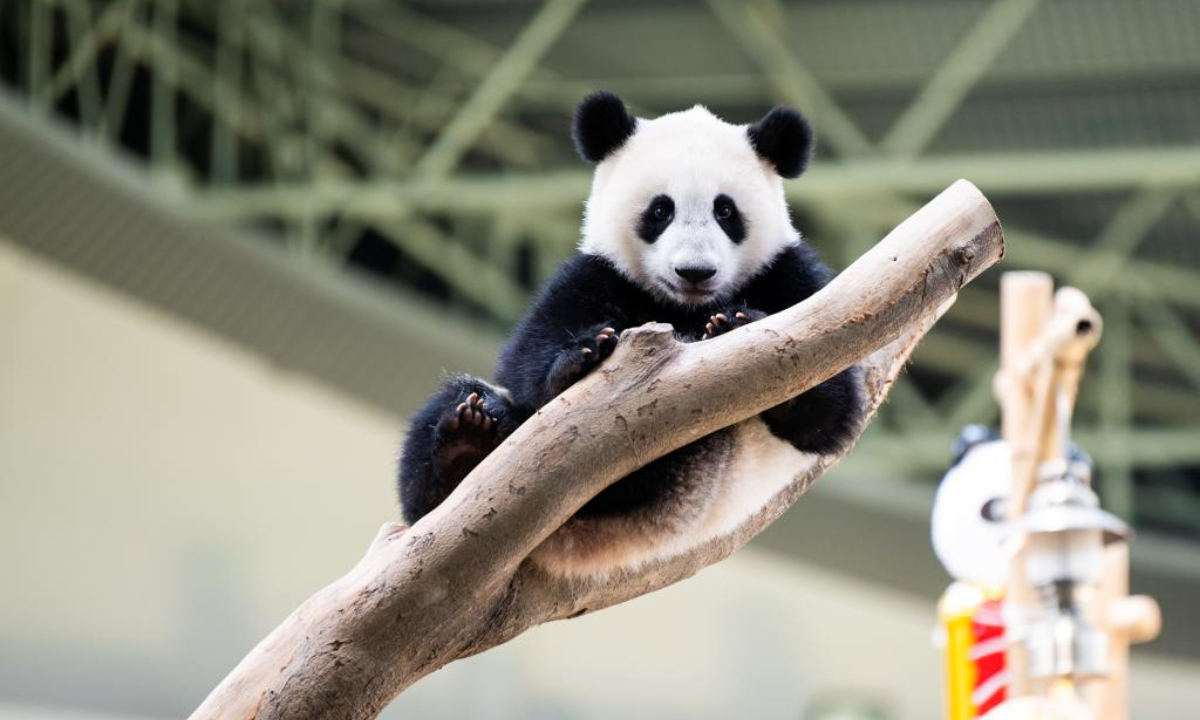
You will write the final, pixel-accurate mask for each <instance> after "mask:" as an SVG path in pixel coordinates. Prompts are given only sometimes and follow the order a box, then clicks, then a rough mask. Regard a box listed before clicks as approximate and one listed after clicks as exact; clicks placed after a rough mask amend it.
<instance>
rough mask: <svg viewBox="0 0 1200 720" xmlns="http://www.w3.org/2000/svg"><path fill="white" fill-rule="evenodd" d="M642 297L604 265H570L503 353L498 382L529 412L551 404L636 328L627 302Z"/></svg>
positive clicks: (590, 259)
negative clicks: (623, 334) (618, 339)
mask: <svg viewBox="0 0 1200 720" xmlns="http://www.w3.org/2000/svg"><path fill="white" fill-rule="evenodd" d="M639 293H641V291H640V290H638V289H637V288H636V287H634V286H633V285H632V283H630V282H629V281H628V280H626V279H625V278H624V277H623V276H621V274H620V273H618V272H617V271H616V269H614V268H613V267H612V265H611V264H609V263H608V261H606V260H603V259H601V258H598V257H596V256H593V255H578V256H576V257H574V258H572V259H571V260H569V261H567V262H566V263H564V264H563V265H562V266H561V267H560V268H559V269H558V271H557V272H556V273H555V274H554V276H553V277H551V278H550V280H549V281H548V282H547V283H546V286H545V288H544V289H543V291H542V293H541V295H540V296H539V297H538V299H537V301H536V302H535V303H534V305H533V307H532V308H531V309H530V310H529V312H528V313H526V315H525V317H524V318H522V319H521V321H520V322H519V323H518V324H517V327H516V328H515V329H514V331H513V334H512V336H511V337H510V338H509V340H508V342H507V343H505V345H504V347H503V348H502V349H501V351H500V357H499V360H498V361H497V364H496V379H497V380H498V381H499V382H500V384H501V385H503V386H504V387H506V388H507V389H508V391H509V392H510V393H512V396H513V399H514V400H515V401H516V402H517V403H518V404H519V405H521V406H524V407H525V408H528V410H529V412H532V411H534V410H536V409H538V408H540V407H541V406H543V405H545V404H546V403H548V402H550V400H552V399H554V397H555V396H556V395H558V394H559V393H560V392H562V391H563V390H565V389H566V388H567V387H569V386H570V385H571V384H572V383H573V382H574V381H575V380H578V379H579V378H581V377H583V376H584V375H586V374H587V372H588V371H589V370H591V368H593V367H595V365H597V364H598V363H599V362H600V361H601V360H603V359H604V358H605V357H607V356H608V355H609V354H611V353H612V350H613V349H614V348H615V347H616V336H617V335H619V334H620V332H621V331H622V330H624V329H626V328H628V327H630V326H631V324H633V323H632V322H631V316H630V313H629V301H630V298H631V297H633V296H636V295H637V294H639ZM607 328H611V329H612V330H613V331H614V333H613V334H612V336H611V337H609V334H608V333H605V332H604V330H605V329H607ZM604 338H607V339H604ZM585 350H587V351H588V352H586V353H585V352H584V351H585Z"/></svg>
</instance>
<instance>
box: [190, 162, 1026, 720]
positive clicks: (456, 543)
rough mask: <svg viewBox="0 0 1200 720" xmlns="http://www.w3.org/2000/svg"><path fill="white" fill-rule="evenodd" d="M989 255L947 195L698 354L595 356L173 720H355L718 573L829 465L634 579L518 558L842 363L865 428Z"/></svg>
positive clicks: (674, 347) (626, 339)
mask: <svg viewBox="0 0 1200 720" xmlns="http://www.w3.org/2000/svg"><path fill="white" fill-rule="evenodd" d="M1002 255H1003V235H1002V232H1001V229H1000V223H999V221H998V220H997V219H996V215H995V213H994V212H993V210H992V208H991V206H990V205H989V204H988V202H987V200H986V199H985V198H984V197H983V195H982V194H981V193H980V192H979V191H978V190H977V189H976V188H975V186H973V185H971V184H970V183H968V182H966V181H963V180H960V181H958V182H957V183H955V184H954V185H952V186H951V187H950V188H948V189H947V190H946V191H944V192H943V193H942V194H940V195H939V196H938V197H936V198H934V199H933V200H932V201H930V202H929V204H927V205H926V206H925V207H923V208H922V209H921V210H919V211H918V212H917V213H915V214H914V215H913V216H911V217H910V218H908V219H907V220H905V221H904V222H903V223H902V224H901V225H900V226H898V227H897V228H896V229H895V230H893V231H892V232H891V233H890V234H889V235H888V236H887V237H886V238H884V239H883V240H882V241H881V242H880V243H879V244H878V245H876V246H875V247H874V248H872V249H871V250H870V251H869V252H868V253H866V254H865V255H864V256H863V257H861V258H860V259H859V260H858V261H857V262H855V263H854V264H853V265H851V266H850V267H849V268H847V269H846V270H845V271H844V272H842V273H841V274H840V275H839V276H838V277H837V278H836V279H835V280H834V281H833V282H832V283H830V284H829V285H828V286H827V287H826V288H825V289H823V290H821V291H820V292H818V293H817V294H816V295H814V296H813V297H811V298H809V299H808V300H806V301H805V302H803V303H800V304H799V305H796V306H794V307H792V308H790V309H788V310H786V311H784V312H781V313H777V314H776V315H773V316H771V317H769V318H766V319H764V320H761V321H759V322H757V323H754V324H752V325H749V326H747V327H745V328H742V329H739V330H737V331H735V332H732V333H729V334H727V335H723V336H721V337H718V338H716V339H713V340H709V341H705V342H702V343H692V344H681V343H678V342H676V341H675V340H674V338H673V337H672V334H671V328H670V326H666V325H647V326H644V327H641V328H635V329H633V330H629V331H627V332H626V333H625V334H624V336H623V337H622V339H621V342H620V344H619V345H618V348H617V350H616V352H615V353H614V354H613V356H612V357H611V358H609V359H608V360H606V361H605V363H604V364H603V365H602V366H601V367H600V368H599V369H598V370H596V371H594V372H593V373H592V374H591V375H590V376H588V377H587V378H585V379H584V380H582V381H581V382H579V383H577V384H576V385H574V386H573V387H571V388H570V389H569V390H568V391H567V392H565V393H563V394H562V395H561V396H559V397H558V398H556V399H555V400H554V401H553V402H551V403H550V404H549V405H547V406H546V407H544V408H543V409H542V410H541V411H539V412H538V414H537V415H536V416H534V417H533V418H531V419H530V420H529V421H528V422H526V423H525V424H524V425H523V426H522V427H521V428H520V429H519V430H518V431H517V432H516V433H514V434H513V435H512V436H511V437H510V438H509V439H508V440H507V441H506V442H505V443H504V444H503V445H501V446H500V447H499V448H498V449H497V450H496V451H495V452H493V453H492V454H491V455H490V456H489V457H488V458H487V459H486V460H485V461H484V462H483V463H482V464H481V465H480V466H479V467H478V468H476V470H475V471H474V472H472V473H471V475H470V476H468V477H467V479H466V480H465V481H463V483H462V485H461V486H459V488H458V489H457V490H456V491H455V492H454V493H453V494H452V495H451V496H450V498H449V499H448V500H447V501H446V502H445V503H443V504H442V505H441V506H439V507H438V508H437V509H436V510H434V511H433V512H432V513H430V514H429V515H427V516H425V517H424V518H422V519H421V521H420V522H418V523H416V524H415V525H414V526H413V527H411V528H407V529H406V528H402V527H400V526H396V525H387V526H384V528H383V529H382V530H381V531H380V533H379V535H378V536H377V537H376V538H375V541H374V542H373V543H372V544H371V546H370V548H369V549H368V550H367V554H366V556H365V557H364V558H363V559H362V560H361V561H360V562H359V564H358V565H356V566H355V567H354V568H353V569H352V570H351V571H350V572H349V573H347V574H346V575H345V576H343V577H342V578H340V579H338V580H337V581H335V582H334V583H333V584H331V585H329V586H328V587H326V588H324V589H323V590H321V591H319V592H318V593H317V594H316V595H314V596H313V597H311V598H309V599H308V600H307V601H306V602H305V603H304V604H303V605H301V606H300V607H299V608H298V609H297V610H296V611H295V612H294V613H292V615H291V616H289V617H288V618H287V619H286V620H284V621H283V623H282V624H281V625H280V626H279V627H278V628H276V629H275V631H274V632H272V633H271V634H270V635H269V636H268V637H267V638H266V639H265V640H263V641H262V642H261V643H260V644H259V645H258V646H257V647H256V648H254V650H253V651H251V653H250V654H249V655H248V656H247V657H246V658H245V659H244V660H242V662H241V663H240V664H239V665H238V666H237V667H236V668H235V669H234V670H233V672H231V673H230V675H229V676H228V677H227V678H226V679H225V680H224V681H223V682H222V683H221V684H220V685H219V686H218V687H217V688H216V689H215V690H214V691H213V692H212V694H211V695H209V697H208V699H207V700H205V701H204V703H203V704H202V705H201V706H200V708H199V709H197V710H196V712H195V713H194V714H193V715H192V717H193V718H262V719H265V718H306V719H307V718H347V719H351V718H353V719H356V720H357V719H362V718H372V717H374V716H375V715H377V714H378V713H379V711H380V710H382V709H383V707H384V706H386V705H387V703H388V702H390V701H391V700H392V699H393V698H394V697H396V696H397V695H398V694H399V693H400V692H401V691H402V690H404V689H405V688H406V687H408V686H409V685H411V684H412V683H413V682H415V681H416V680H418V679H419V678H421V677H423V676H424V675H426V674H428V673H430V672H432V671H434V670H436V669H438V668H439V667H441V666H443V665H445V664H446V663H448V662H451V661H453V660H455V659H458V658H462V657H467V656H469V655H473V654H475V653H478V652H481V651H483V650H486V649H488V648H490V647H494V646H496V645H499V644H501V643H503V642H505V641H507V640H509V639H511V638H512V637H514V636H516V635H518V634H520V633H521V632H523V631H525V630H527V629H528V628H530V627H533V626H534V625H538V624H540V623H544V622H547V621H550V620H557V619H560V618H567V617H574V616H577V615H579V614H582V613H584V612H592V611H595V610H599V609H601V608H604V607H608V606H610V605H614V604H616V603H620V602H623V601H625V600H628V599H630V598H634V597H637V596H639V595H643V594H645V593H648V592H651V591H653V590H657V589H659V588H661V587H664V586H666V585H670V584H671V583H674V582H677V581H679V580H681V579H683V578H686V577H689V576H691V575H692V574H694V573H695V572H696V571H697V570H699V569H701V568H703V567H705V566H707V565H710V564H712V563H714V562H717V561H719V560H721V559H723V558H725V557H727V556H728V555H729V554H730V553H731V552H733V551H734V550H735V549H737V548H738V547H740V546H741V545H743V544H745V543H746V542H747V541H748V540H750V538H752V537H754V536H755V535H757V534H758V533H759V532H761V531H762V530H763V529H765V528H766V526H767V525H769V524H770V523H771V522H772V521H774V520H775V519H776V518H777V517H779V515H781V514H782V513H783V512H784V511H785V510H786V509H787V508H788V507H789V506H791V504H792V503H793V502H795V500H796V499H797V498H798V497H799V496H800V495H801V494H803V493H804V491H805V490H806V489H807V488H808V487H809V486H810V485H811V484H812V482H813V481H814V480H815V479H816V478H817V477H818V476H819V475H820V474H821V473H823V472H824V471H825V470H826V469H828V467H829V466H831V465H832V464H833V463H835V462H836V461H837V460H838V459H839V457H835V456H829V457H827V458H825V460H824V461H823V462H822V463H821V464H820V465H819V466H818V467H816V468H814V469H812V470H811V471H808V472H806V473H804V474H802V475H800V476H798V477H797V478H796V479H795V481H794V482H793V483H792V484H791V485H790V486H789V487H787V488H786V489H784V490H783V491H782V492H780V493H779V494H778V495H776V496H775V497H774V498H773V500H772V501H771V502H769V503H768V504H767V505H766V506H765V507H764V508H762V510H761V511H759V512H758V513H757V514H756V515H754V516H752V517H751V518H749V519H748V520H747V521H746V522H745V523H744V524H743V525H742V526H741V527H739V528H738V529H737V530H736V531H735V532H734V533H732V534H731V535H728V536H725V537H722V538H720V539H717V540H713V541H711V542H709V543H707V544H705V545H702V546H700V547H698V548H696V549H694V550H692V551H691V552H689V553H687V554H684V555H681V556H677V557H673V558H670V559H666V560H661V561H658V562H654V563H650V564H648V565H645V566H643V567H641V568H639V569H638V570H637V571H634V572H628V573H624V574H621V575H619V576H610V577H608V578H606V579H605V580H604V581H603V582H598V581H581V580H565V579H562V578H559V577H555V576H551V575H548V574H546V573H544V572H541V571H540V570H539V569H538V568H537V567H536V566H535V565H534V564H533V563H531V562H528V561H527V558H528V557H529V555H530V553H531V552H532V551H533V550H534V549H535V548H536V547H537V546H538V544H539V543H541V542H542V541H543V540H544V539H546V537H548V536H549V535H550V534H551V533H553V532H554V531H555V530H556V529H558V528H559V527H560V526H561V525H562V524H563V523H564V522H565V521H566V520H567V519H568V518H570V517H571V516H572V515H573V514H574V513H575V511H576V510H578V509H579V508H580V507H582V506H583V505H584V504H585V503H586V502H587V501H588V500H590V499H591V498H592V497H594V496H595V495H596V494H597V493H599V492H600V491H601V490H603V489H604V488H605V487H607V486H608V485H610V484H611V483H613V482H614V481H616V480H618V479H619V478H621V477H623V476H625V475H627V474H628V473H629V472H631V471H633V470H634V469H636V468H638V467H640V466H641V465H643V464H645V463H647V462H650V461H651V460H654V459H656V458H658V457H661V456H662V455H665V454H666V453H668V452H670V451H672V450H674V449H676V448H679V447H682V446H683V445H686V444H687V443H689V442H691V441H693V440H695V439H697V438H699V437H702V436H704V435H707V434H708V433H711V432H713V431H715V430H718V429H720V428H723V427H726V426H729V425H732V424H734V423H737V422H740V421H742V420H744V419H746V418H749V417H752V416H754V415H756V414H758V413H759V412H761V411H763V410H765V409H767V408H769V407H771V406H773V405H775V404H777V403H778V402H779V400H780V399H781V398H786V397H792V396H794V395H797V394H799V393H800V392H803V391H804V390H806V389H808V388H810V387H812V386H814V385H816V384H818V383H820V382H822V381H823V380H825V379H826V378H829V377H831V376H833V375H834V374H836V373H838V372H840V371H841V370H843V369H844V368H846V367H848V366H849V365H851V364H853V363H855V362H861V364H862V365H863V367H864V369H865V373H864V375H865V386H866V393H867V397H868V407H869V409H870V415H873V414H874V412H875V410H876V409H877V408H878V407H879V405H880V403H882V402H883V400H884V398H885V397H886V395H887V391H888V388H889V387H890V386H891V383H892V382H893V381H894V379H895V377H896V375H897V374H898V373H899V372H900V370H901V369H902V367H903V365H904V363H905V361H906V360H907V358H908V356H909V354H910V353H911V352H912V350H913V348H914V347H915V346H916V344H917V343H918V342H919V341H920V339H921V338H922V337H923V336H924V334H925V333H926V332H927V331H928V329H929V328H930V326H932V324H933V322H934V321H935V320H936V318H937V316H938V315H939V311H940V310H942V309H944V308H945V306H947V305H948V303H950V302H952V301H953V299H954V297H955V295H956V293H957V292H958V290H959V288H961V287H962V286H963V285H964V284H966V283H967V282H969V281H970V280H971V279H973V278H974V277H976V276H977V275H978V274H979V273H980V272H982V271H983V270H984V269H986V268H987V267H989V266H991V265H992V264H993V263H995V262H996V261H997V260H999V259H1000V257H1001V256H1002ZM731 378H734V379H736V381H731ZM870 415H869V416H870ZM865 424H866V423H865V422H864V427H865ZM859 430H860V432H861V430H862V428H860V429H859Z"/></svg>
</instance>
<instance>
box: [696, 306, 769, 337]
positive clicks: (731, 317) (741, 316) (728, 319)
mask: <svg viewBox="0 0 1200 720" xmlns="http://www.w3.org/2000/svg"><path fill="white" fill-rule="evenodd" d="M766 316H767V314H766V313H764V312H760V311H758V310H750V309H748V308H743V309H740V310H728V311H726V312H720V313H717V314H716V315H713V316H712V317H710V318H709V319H708V323H707V324H705V326H704V336H703V337H702V338H701V339H702V340H711V339H712V338H715V337H717V336H718V335H724V334H725V333H727V332H729V331H730V330H734V329H736V328H740V327H742V326H743V325H749V324H750V323H752V322H754V321H756V320H762V319H763V318H765V317H766Z"/></svg>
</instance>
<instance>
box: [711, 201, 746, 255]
mask: <svg viewBox="0 0 1200 720" xmlns="http://www.w3.org/2000/svg"><path fill="white" fill-rule="evenodd" d="M713 218H715V219H716V221H717V224H718V225H720V226H721V229H722V230H724V231H725V234H726V235H728V236H729V239H730V240H732V241H733V242H734V243H735V244H736V243H740V242H741V241H743V240H745V239H746V218H745V217H743V216H742V213H741V212H740V211H739V210H738V206H737V203H735V202H734V201H733V198H731V197H729V196H728V195H726V194H725V193H721V194H720V195H718V196H717V197H716V198H715V199H714V200H713Z"/></svg>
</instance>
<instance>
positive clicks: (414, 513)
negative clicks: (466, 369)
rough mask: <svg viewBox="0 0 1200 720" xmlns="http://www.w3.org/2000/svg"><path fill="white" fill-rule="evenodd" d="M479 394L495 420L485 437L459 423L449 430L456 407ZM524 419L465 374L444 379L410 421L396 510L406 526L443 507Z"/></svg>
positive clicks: (500, 398)
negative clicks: (436, 508) (399, 507)
mask: <svg viewBox="0 0 1200 720" xmlns="http://www.w3.org/2000/svg"><path fill="white" fill-rule="evenodd" d="M471 393H478V395H479V397H480V398H481V399H482V400H483V408H484V410H485V412H486V413H487V414H488V415H489V416H490V417H491V419H492V420H493V421H494V422H493V424H492V427H491V429H490V430H489V431H487V432H482V431H480V430H479V429H478V428H475V427H472V426H466V425H464V424H460V426H459V427H458V428H456V429H451V427H450V425H451V422H450V421H451V420H452V418H453V417H454V416H455V414H456V409H457V408H458V406H459V404H461V403H463V402H465V401H466V400H467V398H468V396H470V395H471ZM524 419H525V417H524V416H522V415H520V414H519V413H515V412H513V408H512V405H511V404H510V403H509V402H508V400H507V399H506V398H504V397H503V396H502V395H500V394H499V393H498V392H496V390H495V388H493V387H492V386H491V385H488V384H487V383H485V382H484V381H482V380H480V379H478V378H474V377H471V376H469V375H455V376H453V377H450V378H448V379H447V380H446V381H445V382H444V383H443V384H442V387H441V389H440V390H438V392H437V393H436V394H435V395H434V396H433V397H432V398H430V399H429V401H428V402H427V403H426V404H425V407H423V408H421V410H420V411H419V412H418V413H417V414H416V415H415V416H414V417H413V419H412V425H411V426H410V427H409V430H408V436H407V437H406V438H405V439H404V448H403V451H402V455H401V462H400V478H399V480H400V482H399V485H400V506H401V507H402V508H403V510H404V517H405V520H407V521H408V522H409V523H413V522H416V521H417V520H418V519H419V518H421V517H422V516H424V515H425V514H426V513H428V512H429V511H430V510H432V509H434V508H435V507H437V506H438V505H440V504H441V503H442V501H443V500H445V499H446V498H447V497H449V495H450V491H451V490H453V489H454V488H456V487H457V486H458V484H459V483H460V482H462V479H463V478H465V477H466V476H467V473H469V472H471V470H473V469H475V466H476V465H478V464H479V461H481V460H483V458H484V457H486V456H487V454H488V453H490V452H491V451H492V450H495V449H496V446H497V445H499V444H500V441H501V440H502V439H503V438H505V437H508V436H509V435H510V434H512V431H513V430H516V429H517V426H518V425H520V424H521V422H522V421H523V420H524Z"/></svg>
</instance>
